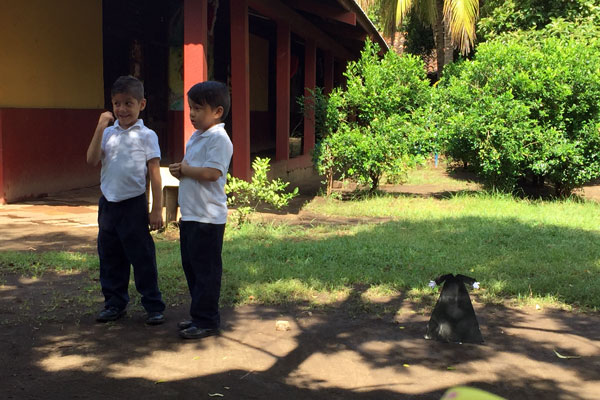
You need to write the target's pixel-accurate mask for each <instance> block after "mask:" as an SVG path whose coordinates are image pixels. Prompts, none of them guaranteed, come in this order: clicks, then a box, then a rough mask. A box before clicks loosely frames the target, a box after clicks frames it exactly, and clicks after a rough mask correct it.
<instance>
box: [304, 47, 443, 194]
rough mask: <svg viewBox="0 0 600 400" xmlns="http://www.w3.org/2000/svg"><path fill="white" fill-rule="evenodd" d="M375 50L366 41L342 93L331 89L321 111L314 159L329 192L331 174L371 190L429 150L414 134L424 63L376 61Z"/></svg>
mask: <svg viewBox="0 0 600 400" xmlns="http://www.w3.org/2000/svg"><path fill="white" fill-rule="evenodd" d="M378 52H379V47H378V45H377V44H374V43H372V42H370V41H367V43H366V44H365V48H364V50H363V51H362V53H361V58H360V59H359V60H358V61H355V62H351V63H350V64H349V65H348V68H347V70H346V72H345V76H346V78H347V85H346V89H344V90H342V89H340V88H337V89H336V90H334V91H333V92H332V94H331V95H330V97H329V99H328V103H327V107H324V109H326V115H325V116H324V117H323V121H325V123H324V125H323V126H324V128H323V140H321V141H320V142H318V143H317V146H316V147H315V152H314V161H315V165H316V167H317V169H318V171H319V172H320V173H321V174H324V175H326V176H327V181H328V183H329V184H328V193H330V191H331V183H332V180H333V176H334V175H339V176H341V177H348V178H353V179H356V180H357V181H358V182H359V183H362V184H367V185H369V186H370V188H371V190H372V191H373V190H376V189H377V187H378V185H379V183H380V182H381V178H382V176H383V175H386V176H391V177H393V176H398V175H402V174H404V173H405V172H406V170H407V168H409V167H410V166H411V165H413V164H414V163H415V162H417V161H418V160H419V159H421V158H423V154H424V152H427V151H429V149H430V148H431V146H430V145H424V144H426V143H427V141H428V140H427V138H425V137H423V136H417V135H416V132H417V131H419V133H421V134H422V133H423V132H424V130H423V129H422V128H420V130H419V129H418V128H417V127H418V126H420V122H422V121H420V119H421V118H422V117H423V115H424V113H423V112H421V111H420V108H421V107H422V106H423V105H425V104H427V100H429V99H430V88H429V81H428V80H427V78H426V76H425V69H424V67H423V62H422V61H421V60H420V59H419V58H418V57H416V56H412V55H405V56H399V55H397V54H396V53H394V52H387V53H386V54H385V55H384V56H383V58H380V56H379V55H378ZM317 104H318V103H317ZM322 109H323V107H322ZM417 120H419V124H417V123H416V121H417Z"/></svg>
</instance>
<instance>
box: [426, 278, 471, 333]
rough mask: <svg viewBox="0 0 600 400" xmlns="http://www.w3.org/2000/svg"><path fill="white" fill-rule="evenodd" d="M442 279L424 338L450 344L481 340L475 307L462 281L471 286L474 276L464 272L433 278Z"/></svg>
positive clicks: (439, 281) (438, 281)
mask: <svg viewBox="0 0 600 400" xmlns="http://www.w3.org/2000/svg"><path fill="white" fill-rule="evenodd" d="M442 282H444V287H443V288H442V292H441V293H440V298H439V299H438V301H437V303H436V304H435V308H434V309H433V313H432V314H431V318H430V319H429V323H428V324H427V334H426V335H425V339H435V340H439V341H441V342H452V343H483V337H482V336H481V331H480V330H479V323H478V322H477V317H476V316H475V310H473V305H472V304H471V299H470V298H469V292H467V288H466V287H465V284H469V285H473V284H474V283H475V279H473V278H469V277H468V276H464V275H456V276H454V275H452V274H448V275H442V276H440V277H438V278H437V279H436V280H435V283H436V284H437V285H439V284H441V283H442Z"/></svg>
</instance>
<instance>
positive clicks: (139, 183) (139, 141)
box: [87, 76, 165, 325]
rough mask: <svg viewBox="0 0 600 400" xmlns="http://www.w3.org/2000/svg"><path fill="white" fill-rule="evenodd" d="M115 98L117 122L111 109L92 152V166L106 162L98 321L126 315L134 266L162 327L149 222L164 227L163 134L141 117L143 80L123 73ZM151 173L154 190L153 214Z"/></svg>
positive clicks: (154, 321)
mask: <svg viewBox="0 0 600 400" xmlns="http://www.w3.org/2000/svg"><path fill="white" fill-rule="evenodd" d="M111 96H112V105H113V112H114V115H115V116H116V117H117V120H116V121H115V117H114V116H113V113H111V112H110V111H106V112H104V113H102V114H101V115H100V118H99V120H98V126H97V127H96V131H95V132H94V136H93V138H92V141H91V142H90V145H89V147H88V151H87V162H88V164H90V165H94V166H95V165H98V162H100V161H102V170H101V173H100V190H101V191H102V196H101V197H100V201H99V204H98V256H99V258H100V285H101V286H102V293H103V294H104V309H103V310H102V311H100V313H99V314H98V316H97V317H96V321H98V322H108V321H115V320H117V319H119V318H121V317H122V316H123V315H125V312H126V311H125V310H126V307H127V303H128V302H129V294H128V290H127V289H128V286H129V273H130V265H133V275H134V279H135V286H136V289H137V290H138V292H140V294H141V295H142V299H141V301H142V305H143V306H144V309H145V310H146V312H147V313H148V314H147V317H146V323H147V324H149V325H158V324H162V323H163V322H164V320H165V317H164V315H163V311H164V309H165V304H164V302H163V301H162V296H161V293H160V290H159V289H158V272H157V268H156V252H155V247H154V241H153V240H152V236H150V230H149V225H150V227H152V229H159V228H160V227H161V226H162V224H163V221H162V208H161V207H162V204H161V179H160V148H159V146H158V137H157V136H156V133H155V132H154V131H153V130H151V129H148V128H147V127H146V126H144V122H143V121H142V120H141V119H138V117H139V114H140V112H141V111H142V110H143V109H144V108H145V107H146V99H145V98H144V85H143V84H142V82H141V81H139V80H138V79H136V78H134V77H132V76H121V77H119V78H118V79H117V80H116V81H115V83H114V84H113V86H112V89H111ZM113 122H115V123H114V125H112V126H109V125H110V124H111V123H113ZM147 173H149V175H150V184H151V185H152V193H153V197H152V200H153V201H152V211H151V212H150V214H148V201H147V199H146V174H147Z"/></svg>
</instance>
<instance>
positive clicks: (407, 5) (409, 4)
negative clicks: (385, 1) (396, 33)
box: [391, 0, 418, 26]
mask: <svg viewBox="0 0 600 400" xmlns="http://www.w3.org/2000/svg"><path fill="white" fill-rule="evenodd" d="M391 3H396V12H395V17H396V18H395V20H396V26H398V25H400V24H401V23H402V20H403V19H404V17H406V14H408V12H409V11H410V10H411V9H412V8H413V7H414V6H415V3H418V1H417V2H415V1H414V0H392V2H391Z"/></svg>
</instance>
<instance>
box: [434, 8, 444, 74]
mask: <svg viewBox="0 0 600 400" xmlns="http://www.w3.org/2000/svg"><path fill="white" fill-rule="evenodd" d="M435 7H436V18H435V23H434V24H433V40H434V42H435V53H436V54H435V55H436V60H437V76H438V79H440V78H441V77H442V71H443V70H444V55H445V52H444V47H445V46H444V45H445V40H444V36H445V35H444V0H435Z"/></svg>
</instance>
